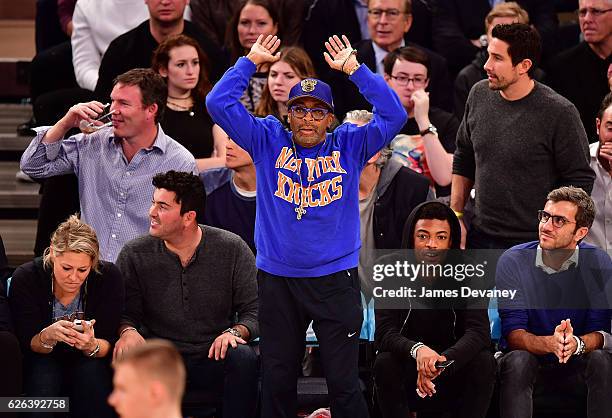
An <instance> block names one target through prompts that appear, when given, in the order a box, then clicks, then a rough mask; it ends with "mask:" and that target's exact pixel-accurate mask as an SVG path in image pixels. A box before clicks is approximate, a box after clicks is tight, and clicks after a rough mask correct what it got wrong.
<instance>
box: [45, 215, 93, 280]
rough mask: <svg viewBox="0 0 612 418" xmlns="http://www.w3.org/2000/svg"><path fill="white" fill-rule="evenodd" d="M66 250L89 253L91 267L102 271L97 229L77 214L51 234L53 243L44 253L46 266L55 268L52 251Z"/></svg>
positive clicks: (61, 252)
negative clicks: (82, 220)
mask: <svg viewBox="0 0 612 418" xmlns="http://www.w3.org/2000/svg"><path fill="white" fill-rule="evenodd" d="M65 252H74V253H81V254H87V255H88V256H89V257H90V258H91V268H92V269H93V270H94V271H95V272H96V273H99V272H100V244H99V243H98V237H97V236H96V231H94V229H93V228H92V227H91V226H89V225H87V224H86V223H84V222H81V220H80V219H79V217H78V216H77V215H70V217H69V218H68V219H67V220H66V221H64V222H62V223H61V224H60V225H59V226H58V227H57V229H56V230H55V232H53V235H51V244H50V245H49V247H48V248H47V249H46V250H45V252H44V254H43V263H44V265H45V267H46V268H49V269H51V268H53V257H52V256H51V253H53V255H54V256H55V255H58V254H63V253H65Z"/></svg>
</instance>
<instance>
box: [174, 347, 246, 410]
mask: <svg viewBox="0 0 612 418" xmlns="http://www.w3.org/2000/svg"><path fill="white" fill-rule="evenodd" d="M207 354H208V353H206V355H207ZM206 355H205V356H184V357H183V359H184V360H185V368H186V369H187V391H201V390H204V391H210V392H212V393H215V394H216V395H218V398H219V399H222V401H221V402H222V405H220V406H221V407H222V410H223V417H224V418H252V417H254V416H255V413H256V409H257V397H258V390H257V389H258V387H257V384H258V382H257V378H258V374H257V372H258V359H257V354H256V353H255V350H253V347H251V346H249V345H238V347H236V348H232V347H228V349H227V354H226V357H225V360H219V361H216V360H214V359H209V358H208V357H207V356H206Z"/></svg>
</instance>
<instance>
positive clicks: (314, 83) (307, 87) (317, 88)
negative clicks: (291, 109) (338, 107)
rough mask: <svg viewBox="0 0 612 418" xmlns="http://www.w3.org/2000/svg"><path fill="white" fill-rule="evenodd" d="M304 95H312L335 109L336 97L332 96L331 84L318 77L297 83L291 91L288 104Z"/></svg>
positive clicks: (332, 109) (331, 108)
mask: <svg viewBox="0 0 612 418" xmlns="http://www.w3.org/2000/svg"><path fill="white" fill-rule="evenodd" d="M302 97H312V98H313V99H317V100H319V101H321V102H323V103H325V104H326V105H327V107H329V109H330V110H331V111H332V112H333V111H334V99H333V98H332V92H331V88H330V87H329V84H327V83H325V82H323V81H321V80H317V79H316V78H305V79H304V80H302V81H300V82H299V83H297V84H296V85H295V86H293V88H292V89H291V91H290V92H289V100H287V106H291V103H293V102H294V101H296V100H297V99H301V98H302Z"/></svg>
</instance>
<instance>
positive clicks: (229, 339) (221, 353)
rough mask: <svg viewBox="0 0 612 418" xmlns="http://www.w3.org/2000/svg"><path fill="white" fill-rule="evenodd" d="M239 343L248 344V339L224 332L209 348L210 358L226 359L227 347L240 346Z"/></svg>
mask: <svg viewBox="0 0 612 418" xmlns="http://www.w3.org/2000/svg"><path fill="white" fill-rule="evenodd" d="M238 344H246V341H245V340H243V339H242V338H238V337H236V336H235V335H232V334H230V333H229V332H224V333H223V334H221V335H219V336H218V337H217V338H215V341H213V343H212V345H211V346H210V349H209V350H208V358H214V359H215V360H223V359H225V354H226V353H227V347H228V346H229V345H231V346H232V348H236V347H238Z"/></svg>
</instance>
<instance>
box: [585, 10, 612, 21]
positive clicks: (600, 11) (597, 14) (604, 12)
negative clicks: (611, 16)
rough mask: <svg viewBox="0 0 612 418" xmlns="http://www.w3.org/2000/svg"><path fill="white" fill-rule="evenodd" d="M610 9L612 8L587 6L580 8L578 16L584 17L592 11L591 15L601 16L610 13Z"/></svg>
mask: <svg viewBox="0 0 612 418" xmlns="http://www.w3.org/2000/svg"><path fill="white" fill-rule="evenodd" d="M610 10H612V8H610V9H603V10H602V9H593V8H590V7H587V8H585V9H580V10H578V16H580V17H581V18H583V19H584V18H585V17H586V15H587V13H590V14H591V16H593V17H599V16H601V15H604V14H606V13H608V12H609V11H610Z"/></svg>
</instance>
